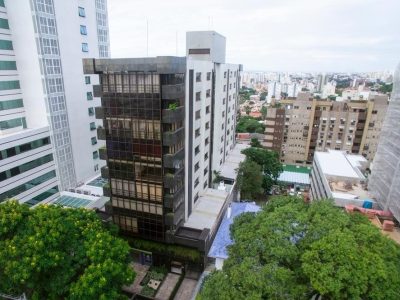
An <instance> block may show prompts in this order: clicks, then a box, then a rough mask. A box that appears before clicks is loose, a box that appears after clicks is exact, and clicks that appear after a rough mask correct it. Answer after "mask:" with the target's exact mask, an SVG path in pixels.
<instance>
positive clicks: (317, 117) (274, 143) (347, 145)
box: [264, 93, 388, 164]
mask: <svg viewBox="0 0 400 300" xmlns="http://www.w3.org/2000/svg"><path fill="white" fill-rule="evenodd" d="M387 106H388V98H387V96H383V95H380V96H378V95H377V96H374V98H373V99H370V100H358V101H343V102H336V101H331V100H317V99H313V98H312V97H311V94H309V93H299V95H298V97H297V98H296V99H284V100H281V101H280V102H279V104H276V105H275V106H272V107H271V108H269V109H268V112H267V119H266V129H265V135H266V137H265V142H264V145H265V146H266V147H267V148H268V149H271V150H275V151H277V152H279V153H280V157H281V161H282V162H284V163H288V164H311V163H312V161H313V156H314V152H315V151H325V150H327V149H333V150H343V151H346V152H348V153H353V154H361V155H363V156H364V157H366V158H367V159H368V160H369V161H372V159H373V158H374V155H375V152H376V149H377V143H378V140H379V134H380V130H381V128H382V125H383V120H384V118H385V114H386V110H387Z"/></svg>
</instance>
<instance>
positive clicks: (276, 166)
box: [242, 147, 283, 192]
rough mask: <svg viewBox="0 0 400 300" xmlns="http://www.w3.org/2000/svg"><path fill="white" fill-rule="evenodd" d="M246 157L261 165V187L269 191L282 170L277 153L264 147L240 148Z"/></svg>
mask: <svg viewBox="0 0 400 300" xmlns="http://www.w3.org/2000/svg"><path fill="white" fill-rule="evenodd" d="M242 153H243V154H244V155H246V159H249V160H252V161H254V162H255V163H256V164H258V165H259V166H260V167H261V171H262V174H263V175H264V176H263V184H262V187H263V189H264V190H265V191H266V192H269V191H270V190H271V188H272V186H273V185H274V184H275V183H276V181H277V179H278V177H279V174H280V173H281V172H282V171H283V168H282V164H281V163H280V161H279V155H278V153H276V152H274V151H270V150H267V149H264V148H257V147H250V148H247V149H244V150H242Z"/></svg>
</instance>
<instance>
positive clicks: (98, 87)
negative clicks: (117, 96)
mask: <svg viewBox="0 0 400 300" xmlns="http://www.w3.org/2000/svg"><path fill="white" fill-rule="evenodd" d="M93 95H94V96H95V97H102V96H103V91H102V89H101V85H98V84H97V85H93Z"/></svg>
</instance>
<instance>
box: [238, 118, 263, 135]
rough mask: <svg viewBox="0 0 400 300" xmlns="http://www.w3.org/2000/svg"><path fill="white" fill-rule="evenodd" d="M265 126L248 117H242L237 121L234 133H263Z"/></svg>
mask: <svg viewBox="0 0 400 300" xmlns="http://www.w3.org/2000/svg"><path fill="white" fill-rule="evenodd" d="M264 130H265V126H264V125H263V124H262V123H260V122H259V121H258V120H256V119H255V118H253V117H250V116H243V117H241V118H240V119H239V121H238V123H237V126H236V132H248V133H254V132H257V133H264Z"/></svg>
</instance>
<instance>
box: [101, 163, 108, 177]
mask: <svg viewBox="0 0 400 300" xmlns="http://www.w3.org/2000/svg"><path fill="white" fill-rule="evenodd" d="M101 177H103V178H110V171H109V169H108V167H107V166H104V167H102V168H101Z"/></svg>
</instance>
